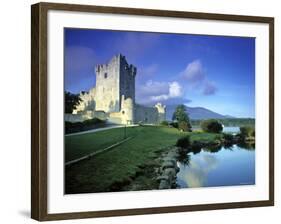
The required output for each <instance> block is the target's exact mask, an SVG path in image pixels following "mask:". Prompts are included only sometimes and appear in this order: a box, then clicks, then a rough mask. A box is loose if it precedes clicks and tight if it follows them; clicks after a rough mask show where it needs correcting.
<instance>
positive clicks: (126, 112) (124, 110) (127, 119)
mask: <svg viewBox="0 0 281 224" xmlns="http://www.w3.org/2000/svg"><path fill="white" fill-rule="evenodd" d="M121 119H122V124H133V123H134V102H133V100H132V99H131V98H127V99H125V96H124V95H122V97H121Z"/></svg>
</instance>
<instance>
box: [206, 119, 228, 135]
mask: <svg viewBox="0 0 281 224" xmlns="http://www.w3.org/2000/svg"><path fill="white" fill-rule="evenodd" d="M201 128H202V130H203V131H205V132H211V133H220V132H221V131H222V129H223V127H222V124H221V123H220V122H218V121H217V120H215V119H209V120H204V121H202V122H201Z"/></svg>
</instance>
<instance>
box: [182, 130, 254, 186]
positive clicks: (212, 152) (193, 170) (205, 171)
mask: <svg viewBox="0 0 281 224" xmlns="http://www.w3.org/2000/svg"><path fill="white" fill-rule="evenodd" d="M238 131H239V128H236V127H227V128H225V129H224V132H228V133H235V132H238ZM178 166H179V168H180V171H179V173H178V174H177V185H178V188H192V187H215V186H235V185H253V184H255V145H254V143H252V144H250V143H243V144H235V145H231V146H227V147H226V146H219V147H209V148H202V149H199V150H197V151H194V152H191V153H188V154H187V155H185V156H184V158H182V159H180V161H179V162H178Z"/></svg>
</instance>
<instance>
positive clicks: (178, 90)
mask: <svg viewBox="0 0 281 224" xmlns="http://www.w3.org/2000/svg"><path fill="white" fill-rule="evenodd" d="M168 85H169V91H168V93H167V94H162V95H158V96H151V99H152V100H154V101H161V100H168V99H170V98H176V97H182V95H183V91H182V87H181V86H180V84H179V83H178V82H171V83H168Z"/></svg>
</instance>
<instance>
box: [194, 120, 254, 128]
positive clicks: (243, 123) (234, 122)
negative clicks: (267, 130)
mask: <svg viewBox="0 0 281 224" xmlns="http://www.w3.org/2000/svg"><path fill="white" fill-rule="evenodd" d="M216 120H217V121H219V122H220V123H222V124H223V125H224V126H228V127H229V126H234V127H235V126H237V127H240V126H255V119H254V118H225V119H216ZM202 121H203V120H191V125H192V126H200V123H201V122H202Z"/></svg>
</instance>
